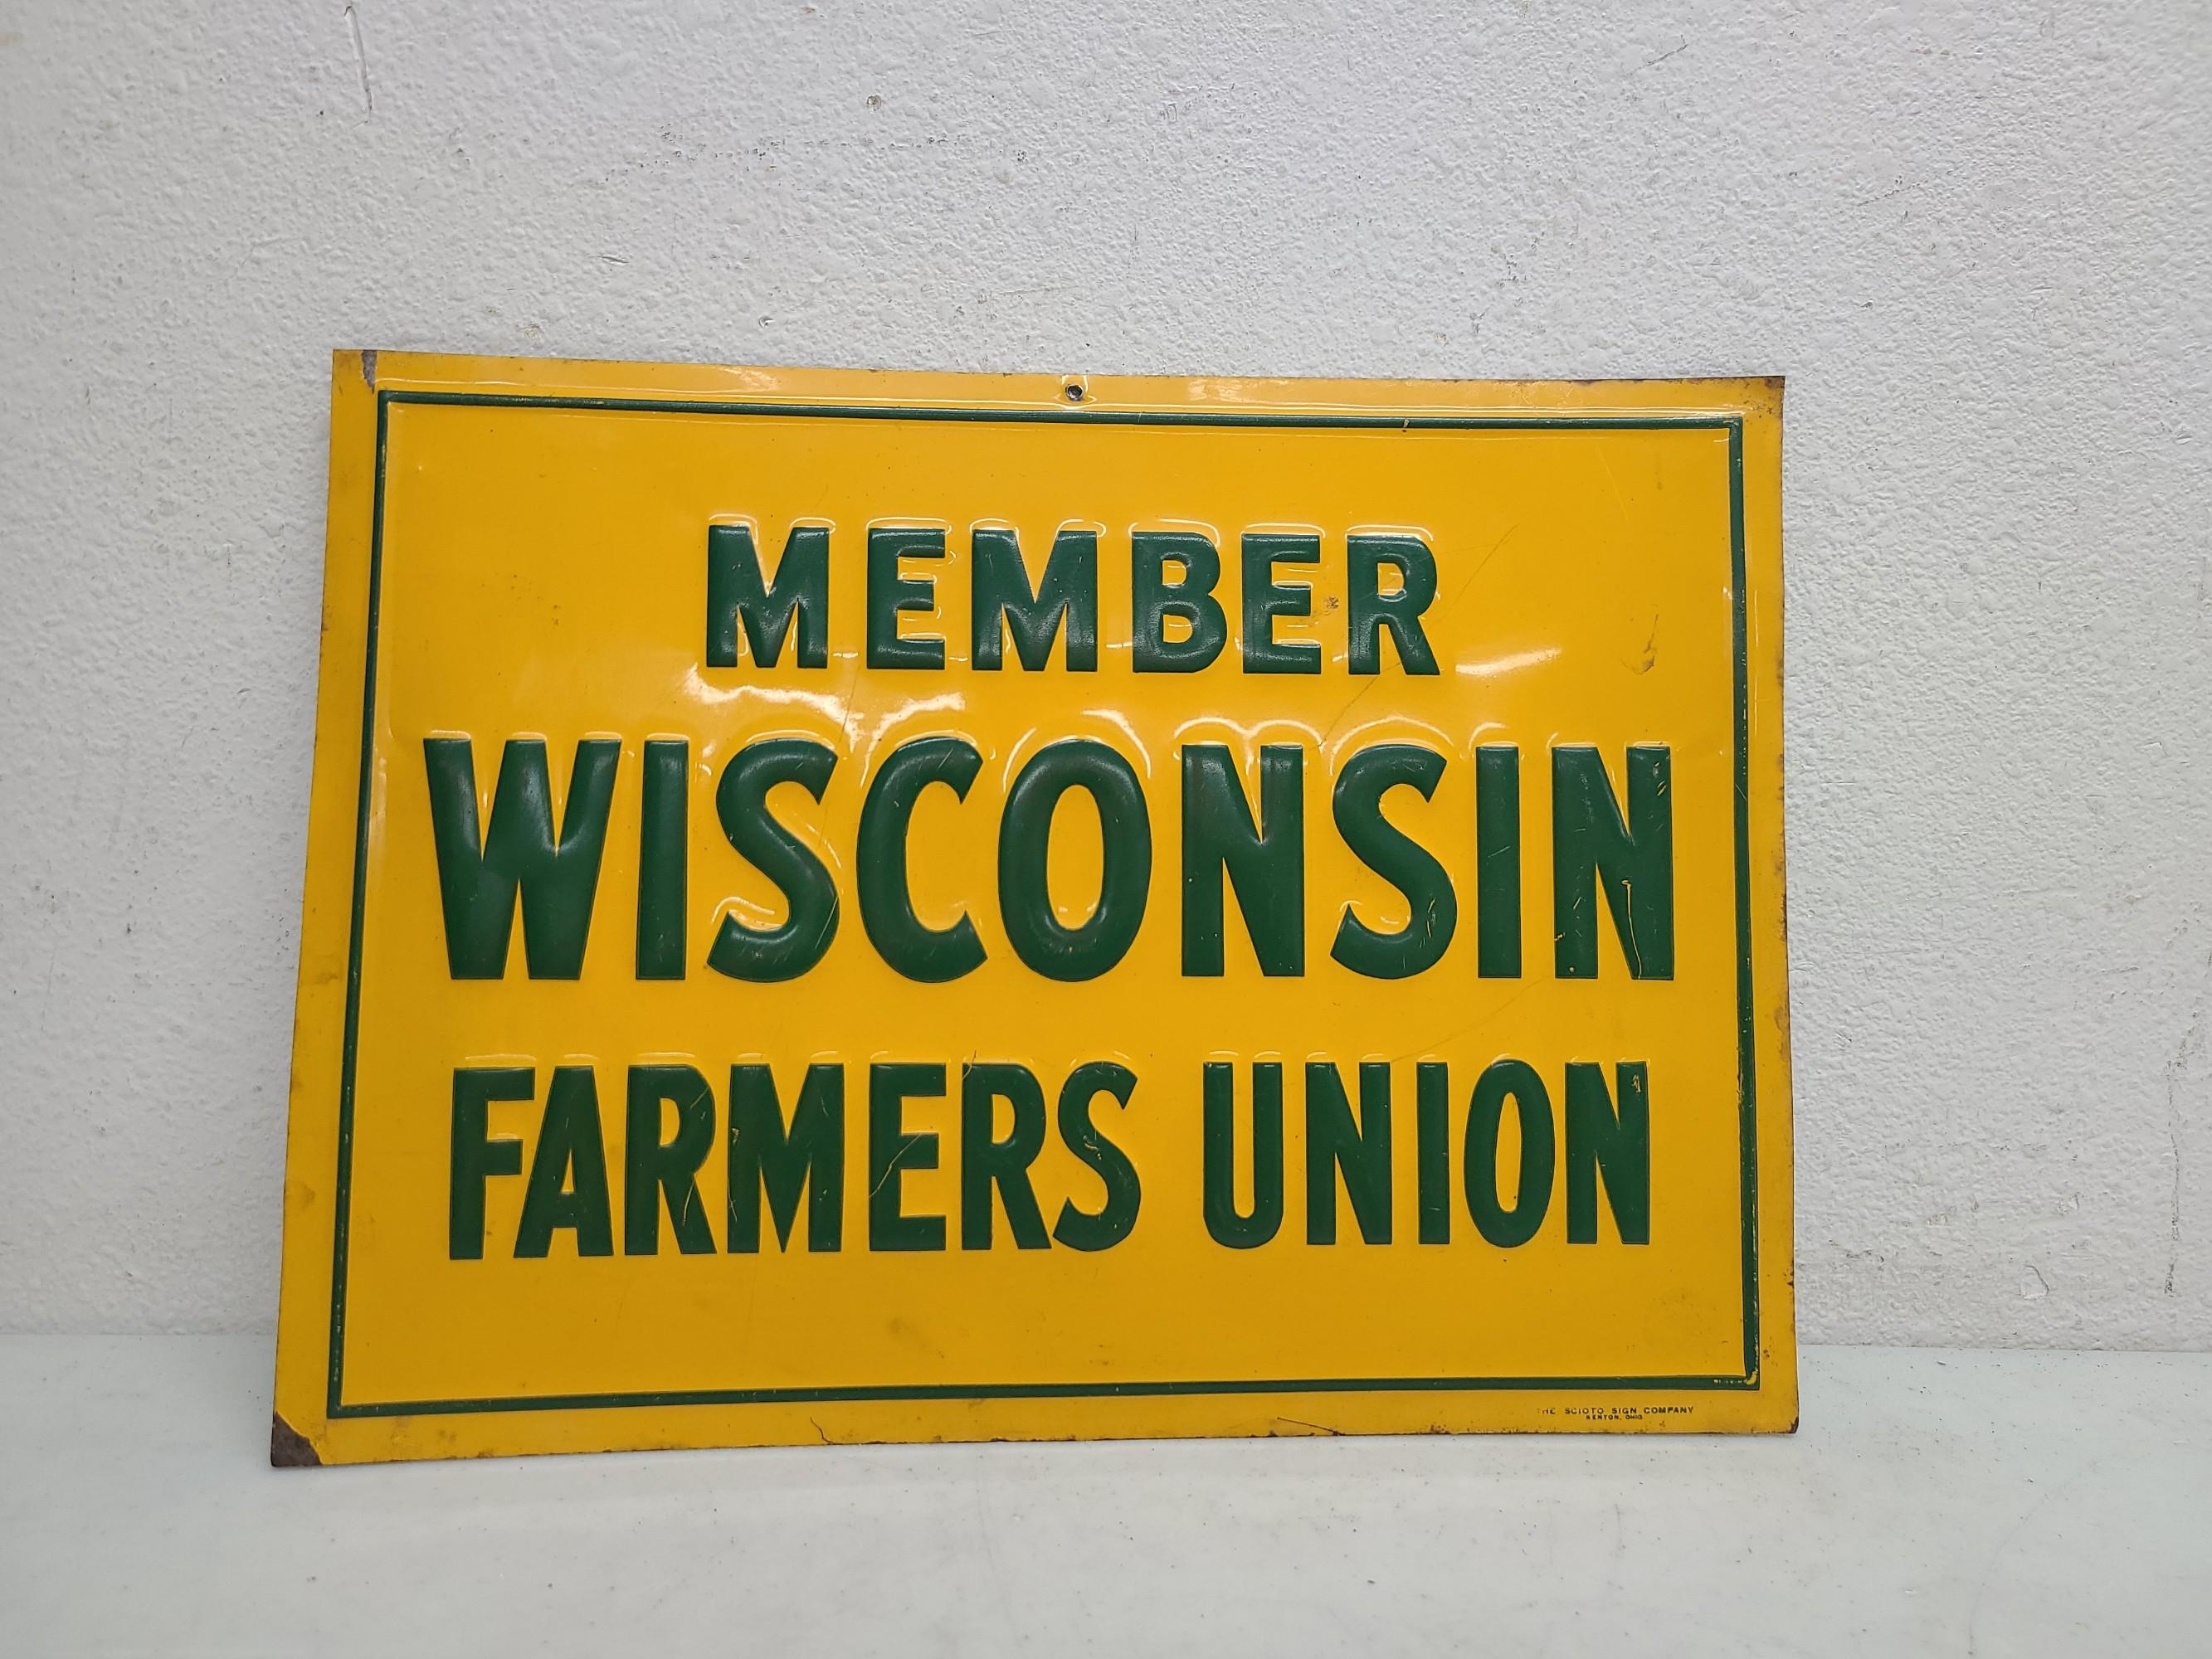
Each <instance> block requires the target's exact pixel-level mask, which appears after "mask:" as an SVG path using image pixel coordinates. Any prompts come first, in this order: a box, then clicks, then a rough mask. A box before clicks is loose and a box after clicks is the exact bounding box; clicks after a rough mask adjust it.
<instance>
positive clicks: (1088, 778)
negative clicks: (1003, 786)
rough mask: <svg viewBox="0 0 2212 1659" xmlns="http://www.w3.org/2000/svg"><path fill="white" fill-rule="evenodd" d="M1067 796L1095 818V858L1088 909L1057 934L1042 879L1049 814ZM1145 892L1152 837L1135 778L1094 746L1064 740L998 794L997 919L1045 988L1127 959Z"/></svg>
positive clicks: (1148, 882)
mask: <svg viewBox="0 0 2212 1659" xmlns="http://www.w3.org/2000/svg"><path fill="white" fill-rule="evenodd" d="M1071 789H1081V790H1083V791H1085V793H1088V794H1089V795H1090V797H1091V802H1092V804H1093V805H1096V806H1097V809H1098V828H1099V834H1100V839H1101V842H1102V844H1103V849H1104V856H1103V865H1102V867H1101V869H1100V872H1099V878H1098V903H1097V908H1094V909H1093V910H1092V911H1091V915H1090V916H1089V918H1088V919H1087V920H1085V921H1084V922H1083V923H1082V925H1081V926H1079V927H1062V926H1061V925H1060V917H1059V915H1058V913H1057V912H1055V911H1054V908H1053V902H1052V889H1051V884H1050V882H1049V879H1048V869H1049V866H1050V863H1051V840H1052V822H1053V813H1054V809H1055V808H1057V807H1058V806H1059V805H1060V798H1061V797H1062V796H1063V795H1065V794H1066V793H1067V792H1068V791H1069V790H1071ZM1151 891H1152V822H1151V820H1150V818H1149V817H1147V816H1146V811H1145V792H1144V788H1143V787H1142V786H1141V785H1139V783H1138V781H1137V774H1136V769H1134V768H1133V767H1132V766H1131V765H1130V764H1129V763H1128V762H1127V761H1126V760H1124V759H1123V758H1122V757H1121V756H1120V755H1118V754H1116V753H1115V751H1114V750H1111V749H1109V748H1108V747H1107V746H1106V745H1105V744H1103V743H1099V742H1097V741H1096V740H1094V739H1092V738H1066V739H1064V740H1062V741H1061V742H1059V743H1054V744H1048V745H1047V746H1046V747H1045V748H1043V749H1042V750H1038V751H1037V753H1036V754H1035V755H1034V756H1032V757H1030V760H1029V762H1028V763H1027V764H1026V765H1024V767H1023V768H1022V770H1021V775H1019V776H1018V777H1017V778H1016V779H1015V780H1014V787H1013V788H1012V790H1010V791H1008V792H1007V795H1006V814H1005V816H1004V817H1002V818H1000V822H999V914H1000V920H1001V921H1003V922H1004V923H1005V924H1006V938H1007V939H1008V940H1009V941H1010V942H1011V943H1012V945H1013V947H1014V953H1015V954H1016V955H1017V956H1018V957H1021V959H1022V960H1023V962H1024V963H1027V964H1028V965H1029V966H1030V968H1032V969H1035V970H1036V972H1038V973H1040V974H1042V975H1044V976H1045V977H1046V978H1047V979H1055V980H1063V981H1082V980H1091V979H1096V978H1097V977H1098V976H1099V975H1101V974H1103V973H1104V972H1105V971H1106V970H1107V969H1109V968H1111V967H1112V966H1114V964H1115V963H1117V962H1119V961H1121V958H1122V957H1124V956H1125V955H1127V953H1128V950H1129V946H1130V945H1131V944H1132V943H1133V942H1134V940H1135V939H1136V937H1137V929H1138V928H1139V927H1140V926H1142V925H1143V922H1144V920H1145V902H1146V898H1147V897H1148V896H1150V894H1151Z"/></svg>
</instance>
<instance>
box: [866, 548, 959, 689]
mask: <svg viewBox="0 0 2212 1659" xmlns="http://www.w3.org/2000/svg"><path fill="white" fill-rule="evenodd" d="M944 556H945V532H943V531H942V530H902V529H896V528H892V527H890V526H884V525H873V526H870V527H869V530H868V666H869V667H871V668H942V667H944V666H945V641H943V640H939V639H902V638H900V637H899V627H898V619H899V612H900V611H927V610H929V609H930V608H931V607H932V606H933V605H935V604H936V602H937V584H936V583H934V582H933V581H931V580H929V579H928V578H927V577H926V576H902V575H900V574H899V561H900V560H901V559H941V558H943V557H944Z"/></svg>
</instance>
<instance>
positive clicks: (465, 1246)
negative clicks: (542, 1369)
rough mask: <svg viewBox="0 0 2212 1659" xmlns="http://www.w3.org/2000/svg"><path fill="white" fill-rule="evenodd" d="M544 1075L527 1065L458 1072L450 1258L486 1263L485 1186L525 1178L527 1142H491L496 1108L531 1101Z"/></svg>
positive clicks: (449, 1192)
mask: <svg viewBox="0 0 2212 1659" xmlns="http://www.w3.org/2000/svg"><path fill="white" fill-rule="evenodd" d="M537 1092H538V1074H537V1073H535V1072H533V1071H532V1070H531V1068H530V1067H529V1066H457V1067H456V1068H455V1069H454V1072H453V1169H452V1175H451V1177H450V1179H449V1181H448V1183H447V1199H446V1254H447V1256H448V1257H450V1258H451V1259H452V1260H453V1261H483V1247H484V1182H485V1181H486V1180H487V1179H489V1177H490V1176H515V1175H520V1174H521V1173H522V1143H521V1142H520V1140H515V1139H509V1138H507V1137H506V1136H504V1135H502V1136H501V1138H500V1139H496V1140H494V1139H491V1133H490V1123H491V1113H490V1103H491V1102H493V1101H495V1100H527V1099H529V1098H530V1097H532V1095H534V1094H536V1093H537Z"/></svg>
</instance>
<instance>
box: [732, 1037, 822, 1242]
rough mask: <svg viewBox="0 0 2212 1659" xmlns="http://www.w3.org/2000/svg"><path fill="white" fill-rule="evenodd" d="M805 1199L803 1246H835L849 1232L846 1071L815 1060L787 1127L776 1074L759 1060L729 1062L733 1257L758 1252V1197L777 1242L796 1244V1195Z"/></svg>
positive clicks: (797, 1215) (797, 1217)
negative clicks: (738, 1063)
mask: <svg viewBox="0 0 2212 1659" xmlns="http://www.w3.org/2000/svg"><path fill="white" fill-rule="evenodd" d="M763 1194H765V1195H766V1197H767V1199H768V1206H769V1214H770V1216H771V1217H772V1218H774V1219H775V1242H776V1244H777V1247H778V1248H779V1249H785V1250H788V1249H790V1248H791V1230H792V1226H793V1224H794V1223H795V1222H797V1220H798V1219H799V1196H800V1194H805V1198H806V1248H807V1249H809V1250H811V1251H813V1252H815V1253H817V1254H818V1255H828V1254H830V1253H832V1252H834V1251H836V1249H838V1248H839V1246H840V1245H841V1244H842V1242H843V1238H844V1231H845V1068H844V1067H843V1066H831V1065H814V1066H808V1067H807V1068H806V1076H805V1079H803V1080H802V1081H801V1082H800V1084H799V1100H798V1103H796V1104H795V1105H793V1107H792V1109H791V1123H790V1127H788V1128H787V1127H785V1125H784V1121H783V1107H782V1104H781V1102H779V1101H778V1100H777V1099H776V1094H775V1077H774V1076H773V1075H772V1074H771V1073H769V1068H768V1067H767V1066H762V1065H757V1064H755V1065H748V1066H732V1067H730V1141H729V1197H728V1204H729V1212H730V1216H729V1241H730V1249H731V1251H732V1254H735V1255H754V1254H756V1253H757V1251H758V1250H759V1249H760V1231H761V1226H760V1215H761V1199H762V1196H763Z"/></svg>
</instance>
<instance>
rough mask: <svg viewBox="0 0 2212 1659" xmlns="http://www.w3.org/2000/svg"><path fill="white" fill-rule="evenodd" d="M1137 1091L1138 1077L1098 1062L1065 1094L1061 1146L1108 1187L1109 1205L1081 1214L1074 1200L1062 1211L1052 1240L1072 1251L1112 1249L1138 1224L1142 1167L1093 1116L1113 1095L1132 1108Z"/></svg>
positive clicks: (1077, 1073) (1071, 1079) (1079, 1072)
mask: <svg viewBox="0 0 2212 1659" xmlns="http://www.w3.org/2000/svg"><path fill="white" fill-rule="evenodd" d="M1136 1087H1137V1074H1136V1073H1134V1072H1132V1071H1131V1070H1129V1068H1128V1067H1127V1066H1116V1065H1115V1064H1114V1062H1113V1061H1111V1060H1091V1061H1090V1062H1089V1063H1087V1064H1085V1065H1082V1066H1077V1067H1076V1068H1075V1069H1074V1070H1073V1072H1071V1073H1068V1077H1067V1081H1066V1084H1065V1085H1062V1086H1061V1088H1060V1140H1061V1142H1062V1144H1064V1145H1065V1146H1066V1148H1067V1150H1068V1151H1069V1152H1073V1153H1074V1154H1075V1156H1076V1157H1077V1158H1079V1159H1081V1160H1082V1162H1083V1163H1084V1164H1085V1166H1086V1167H1088V1168H1089V1170H1091V1173H1092V1174H1093V1175H1095V1176H1097V1177H1098V1179H1099V1180H1100V1181H1101V1182H1104V1183H1105V1187H1106V1198H1105V1201H1104V1202H1103V1204H1101V1205H1100V1206H1098V1208H1097V1209H1096V1210H1079V1209H1078V1208H1076V1206H1075V1200H1073V1199H1069V1200H1066V1202H1064V1203H1063V1204H1061V1206H1060V1218H1059V1219H1058V1220H1057V1221H1055V1222H1054V1223H1053V1225H1052V1236H1053V1238H1054V1240H1055V1241H1056V1242H1057V1243H1061V1244H1065V1245H1066V1247H1067V1248H1068V1249H1071V1250H1103V1249H1111V1248H1112V1247H1113V1246H1114V1245H1116V1244H1118V1243H1121V1241H1122V1240H1123V1239H1125V1238H1127V1237H1128V1236H1129V1230H1130V1229H1131V1228H1132V1227H1133V1226H1135V1225H1137V1206H1138V1204H1139V1201H1140V1200H1142V1198H1143V1196H1144V1192H1143V1188H1142V1187H1141V1186H1140V1185H1139V1182H1138V1180H1137V1166H1136V1165H1135V1164H1132V1163H1130V1162H1129V1155H1128V1154H1127V1152H1123V1151H1122V1150H1121V1148H1120V1147H1119V1146H1115V1144H1114V1143H1113V1142H1112V1141H1110V1140H1109V1139H1107V1138H1106V1137H1105V1136H1104V1135H1103V1134H1102V1133H1100V1132H1099V1128H1098V1125H1097V1122H1096V1121H1093V1120H1092V1118H1091V1105H1092V1103H1093V1102H1094V1101H1095V1100H1096V1098H1097V1097H1098V1096H1100V1095H1111V1096H1113V1097H1114V1100H1115V1104H1117V1105H1121V1106H1125V1107H1126V1106H1127V1104H1128V1103H1129V1097H1130V1095H1131V1094H1132V1093H1133V1092H1134V1091H1135V1090H1136Z"/></svg>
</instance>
